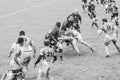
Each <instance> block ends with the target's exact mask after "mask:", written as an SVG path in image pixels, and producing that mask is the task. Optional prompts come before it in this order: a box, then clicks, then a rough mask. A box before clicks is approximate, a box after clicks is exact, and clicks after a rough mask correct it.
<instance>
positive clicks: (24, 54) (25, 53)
mask: <svg viewBox="0 0 120 80" xmlns="http://www.w3.org/2000/svg"><path fill="white" fill-rule="evenodd" d="M19 37H22V38H23V39H24V43H23V46H22V47H21V48H20V51H21V56H20V59H19V61H20V63H21V65H22V66H23V71H24V73H25V74H27V71H28V65H29V62H30V61H31V58H32V56H33V57H34V58H35V53H36V48H35V46H34V45H33V43H32V41H31V40H30V39H29V38H28V37H26V36H25V32H24V31H20V33H19ZM16 43H17V41H16V42H15V43H13V45H12V47H11V51H10V55H9V57H10V56H11V54H12V53H14V50H15V46H16ZM33 53H34V54H33ZM14 55H15V54H13V56H14ZM26 77H27V76H26Z"/></svg>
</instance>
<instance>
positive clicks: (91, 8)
mask: <svg viewBox="0 0 120 80" xmlns="http://www.w3.org/2000/svg"><path fill="white" fill-rule="evenodd" d="M88 16H89V17H90V19H92V21H93V22H92V27H93V26H94V25H95V26H96V27H97V28H99V26H98V24H97V16H96V11H95V5H94V4H93V2H90V3H89V5H88Z"/></svg>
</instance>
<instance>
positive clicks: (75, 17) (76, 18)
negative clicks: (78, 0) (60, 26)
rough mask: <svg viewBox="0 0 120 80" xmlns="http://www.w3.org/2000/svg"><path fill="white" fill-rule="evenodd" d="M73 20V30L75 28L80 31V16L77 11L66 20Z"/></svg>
mask: <svg viewBox="0 0 120 80" xmlns="http://www.w3.org/2000/svg"><path fill="white" fill-rule="evenodd" d="M70 18H73V22H74V23H73V28H75V29H76V30H77V31H78V32H81V31H80V24H82V18H81V15H80V14H79V12H78V9H76V10H75V12H74V13H72V14H70V15H69V16H68V17H67V19H68V20H69V19H70Z"/></svg>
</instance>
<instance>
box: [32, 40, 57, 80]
mask: <svg viewBox="0 0 120 80" xmlns="http://www.w3.org/2000/svg"><path fill="white" fill-rule="evenodd" d="M44 46H45V47H44V48H42V49H41V50H40V54H39V57H38V59H37V61H36V62H35V65H34V67H36V65H37V64H38V63H39V62H40V68H39V70H38V77H37V78H38V80H41V78H42V75H45V76H46V78H47V79H48V80H53V78H52V77H51V76H50V70H51V66H52V63H54V62H55V61H56V60H57V57H56V56H55V54H54V50H53V49H52V48H50V47H49V41H45V42H44Z"/></svg>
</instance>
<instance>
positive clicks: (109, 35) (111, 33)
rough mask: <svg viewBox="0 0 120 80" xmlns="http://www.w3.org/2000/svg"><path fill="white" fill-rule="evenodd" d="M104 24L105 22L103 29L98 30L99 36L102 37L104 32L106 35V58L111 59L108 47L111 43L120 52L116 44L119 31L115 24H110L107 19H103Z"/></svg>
mask: <svg viewBox="0 0 120 80" xmlns="http://www.w3.org/2000/svg"><path fill="white" fill-rule="evenodd" d="M102 22H103V27H102V28H101V29H99V30H98V34H99V35H101V33H102V32H104V33H105V39H104V41H105V50H106V53H107V55H106V57H109V51H108V45H109V44H110V43H111V42H112V43H113V44H114V45H115V47H116V49H117V50H118V52H120V49H119V47H118V46H117V44H116V42H117V41H116V39H117V37H118V30H117V27H116V26H115V25H114V24H112V23H109V22H108V20H107V19H106V18H103V19H102Z"/></svg>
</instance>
